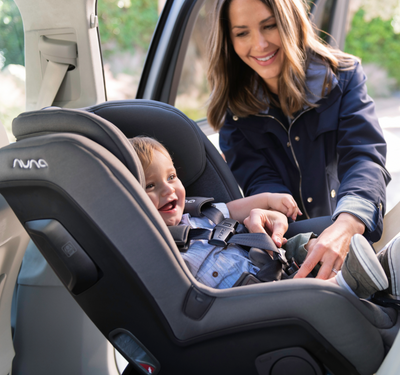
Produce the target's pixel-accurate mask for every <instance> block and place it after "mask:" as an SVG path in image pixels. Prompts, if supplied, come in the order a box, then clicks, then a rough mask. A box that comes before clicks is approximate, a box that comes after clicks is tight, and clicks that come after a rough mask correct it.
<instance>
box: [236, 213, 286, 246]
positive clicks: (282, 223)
mask: <svg viewBox="0 0 400 375" xmlns="http://www.w3.org/2000/svg"><path fill="white" fill-rule="evenodd" d="M243 224H244V225H245V226H246V228H247V229H248V231H249V232H250V233H265V232H266V233H268V234H269V235H270V236H271V238H272V240H273V241H274V243H275V245H276V246H277V247H282V245H284V244H285V243H286V242H287V240H286V238H283V235H284V234H285V233H286V231H287V229H288V221H287V219H286V217H285V215H283V214H281V213H280V212H277V211H268V210H262V209H260V208H256V209H253V210H251V211H250V215H249V216H247V217H246V219H244V220H243Z"/></svg>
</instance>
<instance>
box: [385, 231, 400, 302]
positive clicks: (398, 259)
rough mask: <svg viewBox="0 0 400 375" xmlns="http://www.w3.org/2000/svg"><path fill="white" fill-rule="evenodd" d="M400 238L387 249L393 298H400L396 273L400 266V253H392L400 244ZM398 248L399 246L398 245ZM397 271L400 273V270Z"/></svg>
mask: <svg viewBox="0 0 400 375" xmlns="http://www.w3.org/2000/svg"><path fill="white" fill-rule="evenodd" d="M399 241H400V237H397V238H396V239H395V240H394V241H393V242H392V244H391V245H390V246H389V248H388V249H387V256H388V266H389V271H390V283H391V287H392V290H391V294H392V295H393V297H396V298H400V296H399V294H400V287H399V285H398V277H397V273H396V267H395V266H396V265H400V251H392V250H393V248H394V246H395V245H396V244H397V243H400V242H399ZM396 246H397V245H396ZM397 271H400V270H399V269H398V270H397Z"/></svg>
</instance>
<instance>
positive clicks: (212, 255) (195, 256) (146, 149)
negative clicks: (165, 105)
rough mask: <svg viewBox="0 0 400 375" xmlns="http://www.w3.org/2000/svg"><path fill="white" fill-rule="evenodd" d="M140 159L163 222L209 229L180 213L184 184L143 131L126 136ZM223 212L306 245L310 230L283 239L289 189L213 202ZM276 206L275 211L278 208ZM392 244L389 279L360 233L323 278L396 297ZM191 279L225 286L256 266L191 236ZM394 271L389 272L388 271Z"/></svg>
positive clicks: (291, 209) (291, 205)
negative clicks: (339, 263)
mask: <svg viewBox="0 0 400 375" xmlns="http://www.w3.org/2000/svg"><path fill="white" fill-rule="evenodd" d="M130 142H131V144H132V145H133V147H134V149H135V151H136V153H137V155H138V156H139V159H140V161H141V163H142V166H143V169H144V173H145V178H146V193H147V195H148V196H149V198H150V200H151V201H152V202H153V204H154V206H155V207H156V208H157V209H158V212H159V213H160V215H161V217H162V218H163V220H164V222H165V223H166V224H167V225H168V226H173V225H179V224H181V225H182V224H184V225H190V226H191V227H193V228H205V229H213V228H214V226H215V224H214V223H212V222H211V221H210V220H209V219H207V218H205V217H190V215H189V214H184V208H185V196H186V192H185V188H184V187H183V185H182V183H181V181H180V180H179V179H178V177H177V175H176V170H175V167H174V165H173V162H172V159H171V157H170V155H169V153H168V151H167V150H166V149H165V148H164V146H162V145H161V144H160V143H159V142H157V141H156V140H154V139H152V138H148V137H135V138H132V139H130ZM215 206H216V207H217V208H218V209H219V210H220V211H221V212H222V213H223V214H224V216H225V217H231V218H232V219H235V220H238V221H239V222H241V223H243V224H244V225H245V226H246V228H247V229H248V230H249V232H251V233H262V232H265V231H266V232H267V233H269V234H270V235H271V238H272V240H273V241H274V243H275V244H276V246H277V247H281V246H282V245H285V247H286V250H287V251H288V248H289V249H291V251H292V252H296V249H294V247H295V248H300V249H305V250H307V247H308V245H309V244H310V242H311V241H313V239H312V233H304V234H299V235H297V236H294V237H292V238H290V239H289V240H286V239H284V237H283V235H284V233H285V232H286V230H287V227H288V224H287V219H286V217H285V215H283V213H284V214H286V215H287V216H289V217H292V218H293V219H296V217H297V215H298V214H301V212H300V211H299V209H298V208H297V205H296V203H295V201H294V200H293V198H292V197H291V196H290V195H288V194H270V193H264V194H259V195H254V196H251V197H246V198H242V199H237V200H234V201H231V202H229V203H227V204H223V203H219V204H216V205H215ZM278 211H279V212H278ZM398 243H400V241H394V242H393V244H392V245H391V246H390V247H389V248H388V249H387V250H386V251H385V252H382V253H381V254H380V256H378V257H379V258H380V259H379V260H380V262H381V263H382V264H383V265H386V266H385V268H386V269H388V270H390V271H387V274H388V276H389V280H390V281H392V283H393V284H394V285H391V283H389V282H388V279H387V277H386V275H385V271H384V269H383V268H382V266H381V264H380V263H379V261H378V258H377V257H376V255H375V252H374V251H373V249H372V247H371V246H370V245H369V243H368V242H367V240H366V239H365V238H364V237H363V236H361V235H356V236H354V237H353V239H352V241H351V245H350V249H349V253H348V255H347V257H346V259H345V262H344V263H343V266H342V270H340V271H336V270H333V272H334V273H336V272H337V275H336V276H334V277H332V278H331V279H329V280H328V281H330V282H333V283H336V284H338V285H340V286H342V287H343V288H345V289H346V290H348V291H350V292H351V293H353V294H354V295H356V296H358V297H360V298H366V297H369V296H370V295H372V294H373V293H375V292H377V291H380V290H387V291H388V292H389V293H391V294H393V295H394V297H395V298H400V296H399V294H400V290H399V286H400V282H399V281H398V280H397V278H396V277H395V276H396V274H395V273H394V271H393V270H397V269H399V268H398V267H397V266H398V265H400V260H398V259H397V258H399V256H397V253H399V254H400V252H399V251H398V250H397V247H399V246H398V245H397V244H398ZM181 254H182V257H183V258H184V260H185V262H186V264H187V266H188V268H189V270H190V271H191V273H192V274H193V275H194V277H195V278H196V280H198V281H199V282H201V283H203V284H205V285H208V286H210V287H214V288H218V289H225V288H230V287H232V286H233V285H234V284H235V282H236V281H237V280H238V279H239V277H240V276H241V275H242V273H243V272H249V273H252V274H254V275H256V274H257V273H258V271H259V268H258V267H257V266H256V265H254V264H253V263H252V262H251V260H250V259H249V256H248V252H247V251H246V250H244V249H243V248H241V247H240V246H237V245H232V244H230V245H228V246H227V247H216V246H212V245H210V244H208V242H207V241H205V240H196V241H192V243H191V244H190V247H189V249H188V250H187V251H186V252H185V253H181ZM391 271H393V272H392V273H390V272H391Z"/></svg>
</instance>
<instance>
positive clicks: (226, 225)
mask: <svg viewBox="0 0 400 375" xmlns="http://www.w3.org/2000/svg"><path fill="white" fill-rule="evenodd" d="M238 225H239V222H238V221H236V220H233V219H224V220H222V221H221V222H220V223H219V224H218V225H216V226H215V228H214V230H213V232H212V235H211V239H210V240H209V241H208V243H209V244H210V245H213V246H221V247H225V246H227V245H228V241H229V239H230V238H231V237H232V236H233V235H234V234H235V233H236V228H237V226H238Z"/></svg>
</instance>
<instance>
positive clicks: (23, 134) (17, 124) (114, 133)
mask: <svg viewBox="0 0 400 375" xmlns="http://www.w3.org/2000/svg"><path fill="white" fill-rule="evenodd" d="M12 128H13V133H14V135H15V137H16V138H17V141H18V140H21V139H24V138H30V137H35V136H39V135H45V134H52V133H74V134H79V135H83V136H85V137H86V138H89V139H90V140H92V141H94V142H96V143H98V144H100V145H101V146H103V147H104V148H105V149H107V150H108V151H110V152H111V153H113V154H114V155H115V156H116V157H117V158H118V159H119V160H120V161H121V162H122V163H123V164H124V165H125V166H126V167H127V168H128V169H129V171H130V172H131V173H132V174H133V175H134V176H135V178H136V179H137V180H138V181H139V183H140V184H141V185H142V186H143V187H145V178H144V172H143V169H142V167H141V164H140V160H139V158H138V156H137V155H136V153H135V151H134V150H133V147H132V146H131V144H130V143H129V141H128V140H127V139H126V137H125V136H124V134H123V133H122V132H121V131H120V130H119V129H118V128H117V127H116V126H114V125H113V124H112V123H111V122H109V121H107V120H105V119H104V118H101V117H99V116H96V115H94V114H92V113H88V112H86V111H82V110H76V109H62V108H58V107H49V108H46V109H45V110H39V111H31V112H25V113H22V114H20V115H19V116H18V117H16V118H15V119H14V121H13V125H12Z"/></svg>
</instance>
